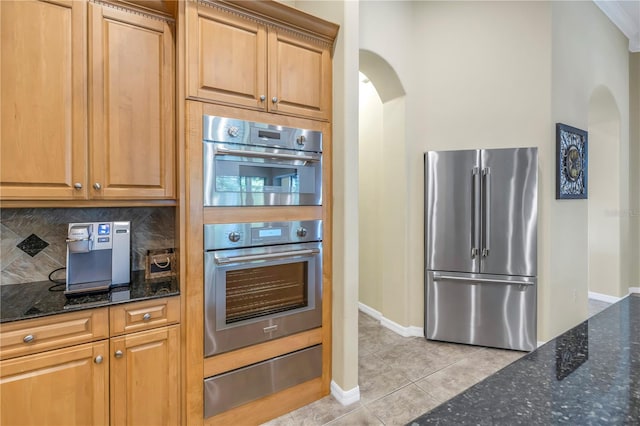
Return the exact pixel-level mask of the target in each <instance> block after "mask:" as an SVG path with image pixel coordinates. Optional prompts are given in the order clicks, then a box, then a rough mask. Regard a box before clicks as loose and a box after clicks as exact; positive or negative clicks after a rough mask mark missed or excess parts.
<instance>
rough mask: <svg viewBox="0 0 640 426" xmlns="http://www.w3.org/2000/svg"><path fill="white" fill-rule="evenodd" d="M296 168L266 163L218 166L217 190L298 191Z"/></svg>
mask: <svg viewBox="0 0 640 426" xmlns="http://www.w3.org/2000/svg"><path fill="white" fill-rule="evenodd" d="M298 188H299V176H298V169H293V168H289V167H272V166H268V165H261V166H245V165H238V166H237V167H224V168H218V173H217V175H216V191H218V192H294V193H295V192H299V190H298Z"/></svg>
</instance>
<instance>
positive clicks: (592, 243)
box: [545, 2, 630, 337]
mask: <svg viewBox="0 0 640 426" xmlns="http://www.w3.org/2000/svg"><path fill="white" fill-rule="evenodd" d="M552 18H553V30H552V31H553V43H552V48H553V49H552V64H553V70H552V75H553V83H552V86H551V92H552V104H551V114H552V117H553V121H554V122H563V123H567V124H570V125H572V126H575V127H578V128H581V129H589V128H590V126H591V125H592V124H593V125H595V127H594V130H595V131H596V133H595V134H594V143H596V144H603V143H604V144H607V147H606V148H602V147H600V148H597V149H596V151H595V152H598V151H600V152H602V151H603V150H604V149H609V150H610V151H611V152H610V154H609V155H610V156H611V157H610V159H611V161H613V164H607V163H606V162H607V161H608V160H607V158H606V157H605V158H599V156H598V155H590V158H589V163H590V166H591V165H593V167H594V171H596V172H597V175H598V176H597V177H598V180H599V181H598V182H594V181H593V179H590V183H591V184H593V185H594V189H595V190H596V193H594V194H593V198H591V195H592V194H589V195H590V199H589V200H580V201H578V200H574V201H568V202H567V201H565V200H561V201H554V202H553V203H552V205H551V215H550V217H551V229H550V231H551V236H552V240H551V242H552V244H551V270H550V275H549V278H550V281H549V288H551V289H553V292H550V293H548V294H547V297H546V300H545V304H546V305H547V306H548V307H549V309H548V310H549V315H548V317H547V321H548V327H547V329H548V330H549V334H548V336H549V337H553V336H554V335H555V334H557V333H559V332H561V331H563V330H565V329H567V328H569V327H571V326H573V325H575V324H576V323H577V322H578V321H580V320H581V319H583V318H585V317H586V316H587V300H586V297H585V295H586V292H587V291H588V281H589V267H591V268H594V269H595V271H594V272H595V275H594V276H593V278H594V279H596V280H602V279H609V280H611V279H613V280H616V279H617V280H618V281H617V282H614V283H613V284H609V285H606V288H602V287H599V286H598V287H596V288H598V289H599V290H600V291H602V292H606V293H607V294H609V295H611V296H622V295H624V294H626V292H627V290H628V287H629V283H628V282H627V280H628V268H629V258H628V257H627V256H628V253H629V250H630V247H629V239H628V232H629V230H628V225H629V215H628V213H627V212H628V208H629V186H628V182H629V177H628V176H629V175H628V174H629V163H628V153H629V130H628V129H629V115H628V106H627V105H628V102H629V86H628V69H629V68H628V57H629V54H628V40H627V39H626V38H625V37H624V36H623V34H622V33H621V32H620V31H619V30H618V29H617V28H616V27H615V26H614V25H613V24H612V23H611V22H610V21H609V20H608V18H607V17H606V16H605V15H604V14H603V13H602V12H601V11H600V9H598V7H597V6H596V5H595V4H594V3H592V2H552ZM577 65H578V66H577ZM606 104H612V105H609V106H607V105H606ZM607 110H608V112H607ZM613 110H617V111H618V112H619V123H620V124H619V130H616V129H611V128H610V127H611V124H610V123H609V124H606V123H604V122H603V117H607V116H615V115H616V113H615V111H613ZM607 120H609V119H605V120H604V121H607ZM613 120H615V119H613ZM607 126H609V129H608V130H606V128H607ZM603 131H604V134H605V135H604V137H603V133H602V132H603ZM612 133H619V134H618V135H616V136H613V137H612V136H611V134H612ZM590 153H591V147H590ZM606 187H609V188H612V189H611V193H612V194H611V195H607V194H605V193H603V192H604V191H606ZM616 192H617V193H616ZM605 210H608V211H609V212H610V213H608V212H605ZM590 217H591V218H592V221H591V222H592V223H591V225H592V226H602V227H606V228H607V229H609V231H610V233H613V234H617V235H614V236H606V235H603V234H598V233H597V232H595V231H594V232H592V235H591V236H592V237H593V239H591V240H590V239H589V218H590ZM569 242H571V243H569ZM590 247H591V248H592V250H593V251H597V250H600V249H601V248H602V249H605V248H607V247H608V249H605V250H604V252H603V253H600V254H601V256H600V257H596V256H594V259H593V260H594V261H595V259H596V258H598V259H599V260H598V262H603V263H606V262H608V263H609V264H610V268H611V270H610V271H609V273H610V274H611V275H612V277H611V278H606V277H605V276H604V275H605V274H606V270H604V271H603V270H602V269H600V271H598V269H599V267H600V265H599V264H589V262H588V252H589V248H590ZM567 265H571V266H572V268H567ZM605 268H606V267H605ZM606 269H608V268H606ZM598 272H599V273H598ZM596 282H597V281H596ZM595 286H596V283H594V287H595ZM623 287H624V288H625V290H622V288H623Z"/></svg>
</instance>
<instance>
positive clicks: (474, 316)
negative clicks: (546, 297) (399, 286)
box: [425, 271, 537, 351]
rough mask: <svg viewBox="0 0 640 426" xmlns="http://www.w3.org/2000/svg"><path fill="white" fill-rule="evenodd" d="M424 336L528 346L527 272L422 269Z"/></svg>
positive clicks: (532, 306)
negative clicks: (523, 274) (512, 274)
mask: <svg viewBox="0 0 640 426" xmlns="http://www.w3.org/2000/svg"><path fill="white" fill-rule="evenodd" d="M426 280H427V283H426V284H427V285H426V290H427V291H426V292H425V337H426V338H427V339H432V340H443V341H447V342H458V343H466V344H471V345H481V346H491V347H496V348H505V349H516V350H521V351H531V350H533V349H535V348H536V343H537V336H536V332H537V324H536V321H537V298H536V293H537V286H536V281H535V279H534V278H531V277H506V276H502V277H501V276H495V275H493V276H491V275H483V274H462V273H445V272H434V271H427V274H426Z"/></svg>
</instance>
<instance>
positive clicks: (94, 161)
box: [89, 4, 175, 199]
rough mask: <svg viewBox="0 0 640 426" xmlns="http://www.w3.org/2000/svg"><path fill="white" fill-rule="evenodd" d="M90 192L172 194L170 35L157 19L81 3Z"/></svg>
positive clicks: (103, 195)
mask: <svg viewBox="0 0 640 426" xmlns="http://www.w3.org/2000/svg"><path fill="white" fill-rule="evenodd" d="M89 17H90V25H89V39H90V45H89V68H90V70H89V71H90V72H89V75H90V76H91V80H90V81H91V83H90V85H89V94H90V96H89V99H90V100H91V102H90V108H91V110H90V111H91V115H90V124H89V140H90V141H91V148H92V149H91V152H90V163H89V164H90V167H89V176H90V178H89V182H90V184H91V188H90V191H91V193H92V196H93V197H94V198H109V199H116V198H126V199H143V198H172V197H174V186H175V184H174V180H175V179H174V161H175V160H174V155H175V154H174V145H175V143H174V140H175V139H174V130H173V121H174V120H173V115H174V112H173V105H174V94H173V93H174V58H173V35H172V31H171V28H170V27H169V24H168V22H167V21H165V20H161V19H155V18H151V17H148V16H144V15H139V14H135V13H130V12H125V11H122V10H118V9H115V8H113V7H110V6H99V5H96V4H90V5H89Z"/></svg>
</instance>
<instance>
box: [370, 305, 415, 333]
mask: <svg viewBox="0 0 640 426" xmlns="http://www.w3.org/2000/svg"><path fill="white" fill-rule="evenodd" d="M358 309H359V310H360V311H361V312H362V313H364V314H367V315H369V316H370V317H371V318H373V319H375V320H377V321H380V325H382V326H383V327H386V328H388V329H389V330H391V331H393V332H394V333H397V334H399V335H401V336H402V337H424V328H422V327H416V326H413V325H410V326H408V327H405V326H403V325H400V324H398V323H396V322H393V321H391V320H390V319H388V318H385V317H384V315H382V313H380V312H378V311H376V310H375V309H373V308H370V307H369V306H367V305H365V304H364V303H360V302H358Z"/></svg>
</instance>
